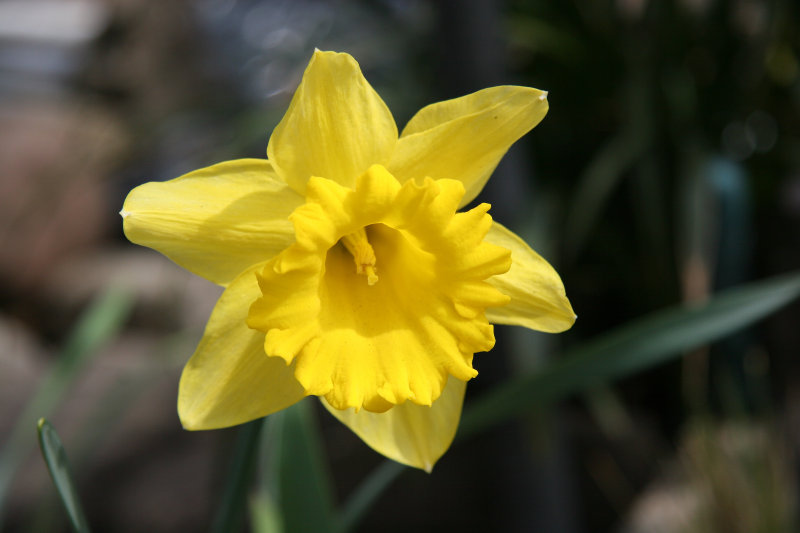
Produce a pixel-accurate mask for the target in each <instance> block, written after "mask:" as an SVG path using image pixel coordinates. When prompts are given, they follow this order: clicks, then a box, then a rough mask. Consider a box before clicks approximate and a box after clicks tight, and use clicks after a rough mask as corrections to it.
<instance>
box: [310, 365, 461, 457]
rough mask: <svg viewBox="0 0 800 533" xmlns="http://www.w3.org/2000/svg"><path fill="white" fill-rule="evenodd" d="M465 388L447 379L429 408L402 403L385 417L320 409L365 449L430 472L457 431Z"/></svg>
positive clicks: (324, 402)
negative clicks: (363, 444) (325, 411)
mask: <svg viewBox="0 0 800 533" xmlns="http://www.w3.org/2000/svg"><path fill="white" fill-rule="evenodd" d="M466 387H467V384H466V383H465V382H463V381H461V380H460V379H456V378H454V377H450V379H449V380H448V381H447V385H445V388H444V390H443V391H442V395H441V396H440V397H439V399H438V400H436V401H435V402H433V405H432V406H431V407H427V406H424V405H417V404H414V403H411V402H405V403H403V404H400V405H396V406H394V407H392V408H391V409H390V410H388V411H386V412H385V413H372V412H369V411H366V410H364V409H362V410H360V411H358V412H355V410H353V409H346V410H343V411H342V410H339V409H334V408H333V407H331V406H330V405H329V404H328V402H327V401H325V399H322V405H324V406H325V408H326V409H328V411H329V412H330V413H331V414H332V415H333V416H335V417H336V418H338V419H339V420H340V421H341V422H342V423H343V424H345V425H346V426H347V427H349V428H350V429H351V430H353V432H354V433H355V434H356V435H358V436H359V437H361V439H362V440H363V441H364V442H366V443H367V445H369V447H370V448H372V449H373V450H375V451H377V452H378V453H381V454H383V455H385V456H386V457H388V458H390V459H394V460H395V461H397V462H398V463H403V464H405V465H409V466H413V467H416V468H422V469H423V470H425V471H427V472H430V471H431V469H432V468H433V465H434V464H435V463H436V461H438V460H439V458H440V457H441V456H442V455H443V454H444V452H446V451H447V448H449V447H450V444H451V443H452V442H453V438H454V437H455V435H456V430H457V429H458V422H459V420H460V418H461V406H462V404H463V403H464V391H465V390H466Z"/></svg>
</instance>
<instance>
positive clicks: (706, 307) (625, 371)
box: [459, 273, 800, 438]
mask: <svg viewBox="0 0 800 533" xmlns="http://www.w3.org/2000/svg"><path fill="white" fill-rule="evenodd" d="M798 296H800V274H798V273H793V274H789V275H783V276H778V277H775V278H771V279H768V280H765V281H759V282H755V283H750V284H747V285H744V286H740V287H737V288H734V289H730V290H727V291H725V292H722V293H720V294H719V295H718V296H715V297H714V298H713V299H712V300H710V301H708V302H706V303H705V304H702V305H694V306H690V307H684V306H681V307H676V308H672V309H668V310H665V311H660V312H656V313H654V314H652V315H650V316H647V317H645V318H643V319H639V320H636V321H634V322H632V323H629V324H627V325H625V326H623V327H621V328H620V329H617V330H615V331H613V332H612V333H609V334H607V335H604V336H602V337H601V338H599V339H597V340H594V341H590V342H589V343H587V344H585V345H582V346H580V347H578V348H575V349H573V350H570V351H569V352H568V353H567V354H565V355H564V356H563V357H562V358H560V359H559V360H557V361H555V362H554V363H552V364H551V365H550V366H548V367H547V368H545V369H544V370H543V371H541V372H539V373H536V374H533V375H529V376H525V377H522V378H520V379H517V380H515V381H512V382H510V383H508V384H506V385H504V386H501V387H498V388H497V389H495V390H493V391H491V392H489V393H487V394H485V395H484V396H483V397H481V398H478V399H477V400H476V401H475V402H474V403H473V404H472V405H471V406H470V407H469V409H467V410H466V411H465V413H464V417H463V419H462V422H461V427H460V428H459V437H462V438H463V437H465V436H468V435H471V434H473V433H476V432H478V431H482V430H484V429H486V428H487V427H489V426H492V425H494V424H496V423H499V422H502V421H504V420H507V419H508V418H510V417H512V416H514V415H516V414H519V413H521V412H523V411H525V410H528V409H530V408H531V407H533V406H537V405H541V404H544V403H547V402H552V401H555V400H558V399H560V398H563V397H564V396H566V395H568V394H571V393H574V392H577V391H581V390H585V389H587V388H590V387H594V386H596V385H598V384H600V383H603V382H606V381H609V380H612V379H619V378H621V377H624V376H626V375H629V374H631V373H633V372H635V371H637V370H643V369H645V368H648V367H651V366H653V365H656V364H659V363H662V362H664V361H666V360H668V359H671V358H674V357H677V356H679V355H681V354H682V353H683V352H685V351H686V350H689V349H691V348H694V347H697V346H700V345H702V344H706V343H708V342H711V341H714V340H716V339H719V338H722V337H724V336H726V335H728V334H730V333H732V332H734V331H736V330H738V329H739V328H742V327H744V326H747V325H748V324H751V323H753V322H755V321H757V320H759V319H761V318H763V317H765V316H766V315H768V314H770V313H772V312H773V311H775V310H777V309H779V308H781V307H783V306H784V305H786V304H788V303H789V302H791V301H792V300H794V299H795V298H797V297H798Z"/></svg>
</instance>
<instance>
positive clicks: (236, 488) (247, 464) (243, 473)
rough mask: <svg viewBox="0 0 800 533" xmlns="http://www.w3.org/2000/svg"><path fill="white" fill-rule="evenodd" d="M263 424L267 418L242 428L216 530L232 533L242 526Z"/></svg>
mask: <svg viewBox="0 0 800 533" xmlns="http://www.w3.org/2000/svg"><path fill="white" fill-rule="evenodd" d="M263 425H264V419H263V418H259V419H258V420H253V421H252V422H248V423H247V424H245V425H244V426H242V427H241V428H240V429H239V433H238V435H237V437H236V446H235V448H234V451H233V457H232V459H231V465H230V468H229V469H228V479H227V480H226V483H225V489H224V491H223V494H222V500H221V502H220V505H219V508H218V510H217V515H216V517H215V518H214V522H213V524H212V525H211V531H212V532H214V533H232V532H234V531H240V530H241V528H242V520H243V518H244V513H245V508H246V503H247V493H248V489H249V488H250V482H251V481H252V479H253V472H254V470H255V465H256V456H257V454H256V452H257V450H258V442H259V439H260V438H261V430H262V427H263Z"/></svg>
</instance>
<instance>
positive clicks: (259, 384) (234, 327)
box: [178, 263, 305, 429]
mask: <svg viewBox="0 0 800 533" xmlns="http://www.w3.org/2000/svg"><path fill="white" fill-rule="evenodd" d="M263 268H264V264H263V263H260V264H258V265H255V266H253V267H252V268H250V269H248V270H247V271H245V272H244V273H242V274H241V275H240V276H239V277H237V278H236V279H235V280H233V281H232V282H231V284H230V285H229V286H228V288H227V289H225V292H224V293H223V294H222V296H221V297H220V299H219V301H218V302H217V305H216V306H215V307H214V311H213V312H212V313H211V318H210V319H209V321H208V325H207V326H206V330H205V333H204V334H203V338H202V339H201V340H200V345H199V346H198V347H197V350H196V351H195V353H194V355H192V358H191V359H190V360H189V362H188V363H187V364H186V367H185V368H184V369H183V375H182V376H181V381H180V387H179V390H178V414H179V416H180V418H181V422H182V423H183V426H184V427H185V428H186V429H215V428H220V427H227V426H233V425H236V424H242V423H244V422H248V421H250V420H253V419H256V418H260V417H262V416H266V415H269V414H271V413H274V412H276V411H280V410H281V409H285V408H286V407H289V406H290V405H292V404H294V403H296V402H298V401H300V400H301V399H303V398H304V397H305V391H304V390H303V387H301V386H300V384H299V383H298V382H297V381H296V380H295V378H294V366H293V365H287V364H286V362H285V361H284V360H283V359H281V358H280V357H268V356H267V355H266V354H265V353H264V334H263V333H261V332H260V331H255V330H252V329H250V328H248V327H247V324H246V319H247V311H248V309H249V308H250V304H251V303H253V301H254V300H255V299H256V298H258V296H259V295H260V294H261V292H260V290H259V288H258V281H257V280H256V275H255V272H256V271H257V270H261V269H263Z"/></svg>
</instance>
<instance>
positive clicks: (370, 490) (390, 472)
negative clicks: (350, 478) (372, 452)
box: [337, 460, 408, 533]
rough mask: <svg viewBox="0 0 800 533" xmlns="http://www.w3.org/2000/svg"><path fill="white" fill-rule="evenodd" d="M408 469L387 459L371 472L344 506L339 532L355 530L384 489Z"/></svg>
mask: <svg viewBox="0 0 800 533" xmlns="http://www.w3.org/2000/svg"><path fill="white" fill-rule="evenodd" d="M407 469H408V467H407V466H405V465H402V464H400V463H396V462H394V461H392V460H386V461H384V462H382V463H381V464H380V465H378V466H377V467H376V468H375V469H374V470H373V471H372V472H370V473H369V475H368V476H367V477H366V479H364V481H362V482H361V484H360V485H359V486H358V488H357V489H356V490H355V491H354V492H353V494H351V495H350V497H349V498H348V499H347V502H346V503H345V505H344V507H343V508H342V510H341V512H340V514H339V528H338V530H337V533H349V532H350V531H352V530H354V529H355V528H356V526H358V524H359V523H360V522H361V519H362V518H364V515H366V514H367V511H369V508H370V507H372V504H373V503H375V501H376V500H377V499H378V498H379V497H380V495H381V494H382V493H383V491H384V490H386V489H387V488H388V487H389V486H390V485H391V484H392V483H394V481H395V480H396V479H397V478H398V477H400V474H402V473H403V472H405V471H406V470H407Z"/></svg>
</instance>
